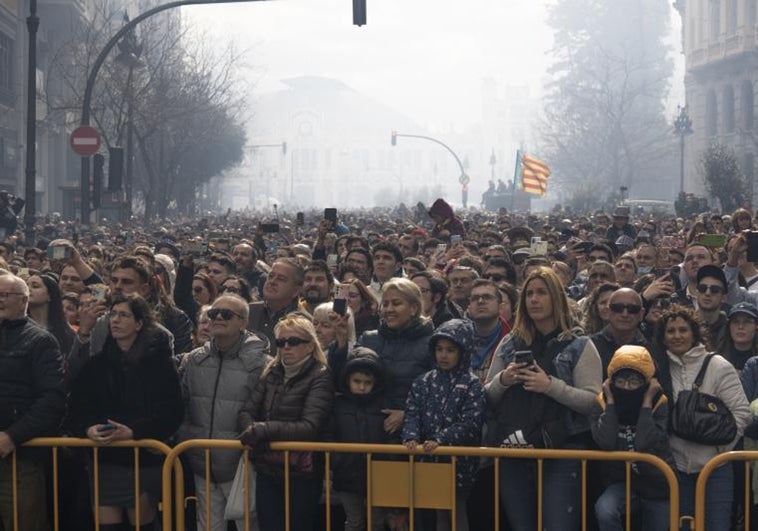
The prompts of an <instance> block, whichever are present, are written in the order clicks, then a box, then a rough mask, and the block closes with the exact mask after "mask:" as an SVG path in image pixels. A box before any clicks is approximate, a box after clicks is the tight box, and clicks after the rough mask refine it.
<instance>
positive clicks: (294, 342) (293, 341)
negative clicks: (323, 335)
mask: <svg viewBox="0 0 758 531" xmlns="http://www.w3.org/2000/svg"><path fill="white" fill-rule="evenodd" d="M310 342H311V340H310V339H303V338H300V337H279V338H277V339H276V341H275V343H276V346H277V347H279V348H283V347H284V346H285V345H287V344H289V346H291V347H297V346H299V345H305V344H306V343H310Z"/></svg>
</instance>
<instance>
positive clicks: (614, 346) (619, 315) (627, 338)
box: [592, 288, 649, 379]
mask: <svg viewBox="0 0 758 531" xmlns="http://www.w3.org/2000/svg"><path fill="white" fill-rule="evenodd" d="M608 308H609V309H610V311H611V313H610V317H609V319H608V324H607V325H605V327H604V328H603V329H602V330H601V331H600V332H598V333H597V334H595V335H593V336H592V342H593V343H594V344H595V348H596V349H597V352H598V354H600V360H601V361H602V363H603V379H605V378H607V377H608V374H607V372H608V364H609V363H610V362H611V358H613V353H614V352H616V350H618V349H619V347H621V346H623V345H639V346H643V347H645V348H649V345H648V342H647V339H645V336H644V335H643V334H642V332H641V331H640V328H639V326H640V323H641V322H642V316H643V314H644V312H643V310H642V297H640V295H639V294H638V293H637V292H636V291H634V290H633V289H631V288H621V289H618V290H616V291H614V292H613V293H612V294H611V298H610V299H609V300H608Z"/></svg>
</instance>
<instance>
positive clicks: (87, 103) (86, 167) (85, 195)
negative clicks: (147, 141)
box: [27, 0, 271, 226]
mask: <svg viewBox="0 0 758 531" xmlns="http://www.w3.org/2000/svg"><path fill="white" fill-rule="evenodd" d="M268 1H271V0H176V1H174V2H167V3H165V4H162V5H159V6H156V7H154V8H152V9H148V10H147V11H145V12H144V13H140V14H139V15H137V16H136V17H134V18H133V19H132V20H130V21H129V22H128V23H126V24H124V25H123V26H122V27H121V29H120V30H118V31H117V32H116V34H115V35H114V36H113V37H111V40H109V41H108V42H107V43H106V44H105V46H104V47H103V50H102V51H101V52H100V55H98V56H97V58H96V59H95V62H94V63H93V64H92V69H91V70H90V72H89V75H88V76H87V84H86V85H85V87H84V98H83V99H82V117H81V120H80V122H79V123H80V125H90V114H91V106H92V92H93V90H94V88H95V80H96V79H97V74H98V72H100V68H102V66H103V63H104V62H105V59H106V57H107V56H108V54H109V53H110V51H111V50H112V49H113V47H114V46H115V45H116V44H117V43H118V41H120V40H121V37H123V36H124V35H125V34H126V33H127V32H128V31H130V30H131V29H132V28H134V27H135V26H136V25H137V24H139V23H140V22H142V21H143V20H145V19H146V18H150V17H152V16H153V15H155V14H157V13H160V12H162V11H166V10H168V9H174V8H176V7H182V6H191V5H203V4H241V3H248V2H268ZM35 4H36V2H35ZM80 184H81V217H82V219H81V222H82V225H85V226H86V225H89V222H90V216H91V212H92V209H91V208H90V206H91V205H90V201H91V200H90V194H89V188H90V157H82V168H81V182H80ZM28 200H29V198H27V201H28ZM31 200H32V201H33V200H34V198H33V197H32V198H31Z"/></svg>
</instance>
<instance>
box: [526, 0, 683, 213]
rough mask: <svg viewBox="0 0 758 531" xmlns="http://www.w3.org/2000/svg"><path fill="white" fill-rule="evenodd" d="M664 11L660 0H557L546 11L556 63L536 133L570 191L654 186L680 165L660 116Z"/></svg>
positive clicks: (668, 69) (665, 77)
mask: <svg viewBox="0 0 758 531" xmlns="http://www.w3.org/2000/svg"><path fill="white" fill-rule="evenodd" d="M670 13H671V10H670V7H669V2H667V1H666V0H617V1H615V2H607V1H605V0H557V2H556V3H555V4H554V5H553V6H552V7H551V8H550V11H549V18H548V24H549V25H550V26H551V27H552V28H553V33H554V46H553V49H552V50H551V53H552V56H553V59H554V60H553V64H552V67H551V68H550V71H549V73H550V75H551V81H550V82H549V83H548V84H547V86H546V96H545V105H544V110H543V116H542V119H541V122H540V126H539V132H540V143H541V144H540V154H541V155H542V157H543V158H544V159H545V160H547V161H549V163H550V166H551V168H552V169H553V176H551V182H555V183H556V184H558V185H559V186H562V187H563V188H564V189H569V188H570V189H572V190H585V189H587V186H586V184H587V183H590V182H591V184H592V187H593V190H594V194H593V195H594V197H595V198H596V200H597V201H598V203H599V202H600V201H601V200H602V197H603V196H604V195H607V194H608V193H609V192H611V191H615V190H617V189H618V187H619V186H630V187H632V185H634V187H636V188H639V187H640V185H641V183H642V182H644V181H645V180H649V181H651V182H656V183H658V186H659V187H660V181H661V177H663V176H666V175H670V174H671V170H672V169H673V168H675V167H676V166H675V163H676V159H675V144H674V142H673V138H672V135H671V129H670V126H669V125H668V124H667V119H666V117H665V115H664V112H665V109H664V101H665V98H666V96H667V93H668V89H669V81H670V79H671V76H672V74H673V63H672V61H671V58H670V57H669V52H670V49H669V47H668V46H667V45H666V44H665V38H666V36H667V32H668V23H669V16H670ZM580 185H581V186H580ZM597 186H599V187H597ZM585 202H586V198H582V199H581V200H580V201H579V203H585Z"/></svg>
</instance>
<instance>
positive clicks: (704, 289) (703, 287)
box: [697, 284, 724, 295]
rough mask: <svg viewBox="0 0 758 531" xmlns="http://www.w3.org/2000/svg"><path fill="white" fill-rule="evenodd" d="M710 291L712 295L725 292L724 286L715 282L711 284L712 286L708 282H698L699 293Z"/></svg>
mask: <svg viewBox="0 0 758 531" xmlns="http://www.w3.org/2000/svg"><path fill="white" fill-rule="evenodd" d="M708 291H710V292H711V295H720V294H722V293H724V288H723V287H722V286H717V285H715V284H711V285H710V286H709V285H708V284H698V285H697V292H698V293H706V292H708Z"/></svg>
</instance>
